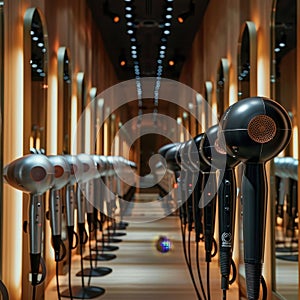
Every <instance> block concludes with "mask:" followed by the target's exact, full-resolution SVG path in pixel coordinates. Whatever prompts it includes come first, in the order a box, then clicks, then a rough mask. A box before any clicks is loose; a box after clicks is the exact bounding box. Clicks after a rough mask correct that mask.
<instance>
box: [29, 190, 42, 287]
mask: <svg viewBox="0 0 300 300" xmlns="http://www.w3.org/2000/svg"><path fill="white" fill-rule="evenodd" d="M42 197H43V196H42V195H32V194H30V203H29V243H30V246H29V247H30V250H29V252H30V265H31V273H32V279H31V284H32V285H37V284H39V282H38V274H39V266H40V260H41V246H42V230H43V223H44V217H43V216H44V215H43V199H42Z"/></svg>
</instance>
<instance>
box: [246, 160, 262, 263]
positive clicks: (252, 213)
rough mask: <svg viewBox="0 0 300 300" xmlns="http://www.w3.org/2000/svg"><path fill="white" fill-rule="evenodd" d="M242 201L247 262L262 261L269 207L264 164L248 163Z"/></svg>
mask: <svg viewBox="0 0 300 300" xmlns="http://www.w3.org/2000/svg"><path fill="white" fill-rule="evenodd" d="M242 201H243V230H244V254H245V255H244V258H245V262H247V263H262V262H263V249H264V242H265V238H264V237H265V223H266V207H267V179H266V171H265V165H264V164H257V163H256V164H250V163H247V164H246V167H245V170H244V174H243V179H242Z"/></svg>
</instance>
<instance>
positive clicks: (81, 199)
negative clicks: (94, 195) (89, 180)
mask: <svg viewBox="0 0 300 300" xmlns="http://www.w3.org/2000/svg"><path fill="white" fill-rule="evenodd" d="M85 194H86V183H78V185H77V214H78V224H84V223H85V212H86V207H85V205H86V200H85Z"/></svg>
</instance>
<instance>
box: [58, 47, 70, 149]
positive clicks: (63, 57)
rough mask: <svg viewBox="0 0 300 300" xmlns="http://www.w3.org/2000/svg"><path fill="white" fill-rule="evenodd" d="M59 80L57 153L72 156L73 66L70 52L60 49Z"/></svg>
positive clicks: (64, 48) (66, 49) (63, 48)
mask: <svg viewBox="0 0 300 300" xmlns="http://www.w3.org/2000/svg"><path fill="white" fill-rule="evenodd" d="M57 72H58V73H57V78H58V128H59V130H58V133H57V136H58V141H57V153H58V154H61V153H63V154H70V149H71V105H72V102H71V101H72V66H71V61H70V52H69V49H68V48H66V47H60V48H59V49H58V52H57Z"/></svg>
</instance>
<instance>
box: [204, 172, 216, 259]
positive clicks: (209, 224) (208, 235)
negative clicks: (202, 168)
mask: <svg viewBox="0 0 300 300" xmlns="http://www.w3.org/2000/svg"><path fill="white" fill-rule="evenodd" d="M204 188H205V189H206V192H207V194H208V197H209V199H211V200H210V201H209V202H208V204H206V205H205V206H204V209H203V214H204V242H205V252H206V262H210V261H211V252H212V246H213V239H214V232H215V217H216V202H217V197H216V195H217V182H216V173H204V174H203V184H202V190H203V191H204ZM202 197H203V199H202V200H203V201H204V203H206V202H207V201H206V200H205V197H206V196H205V195H204V193H202Z"/></svg>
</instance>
